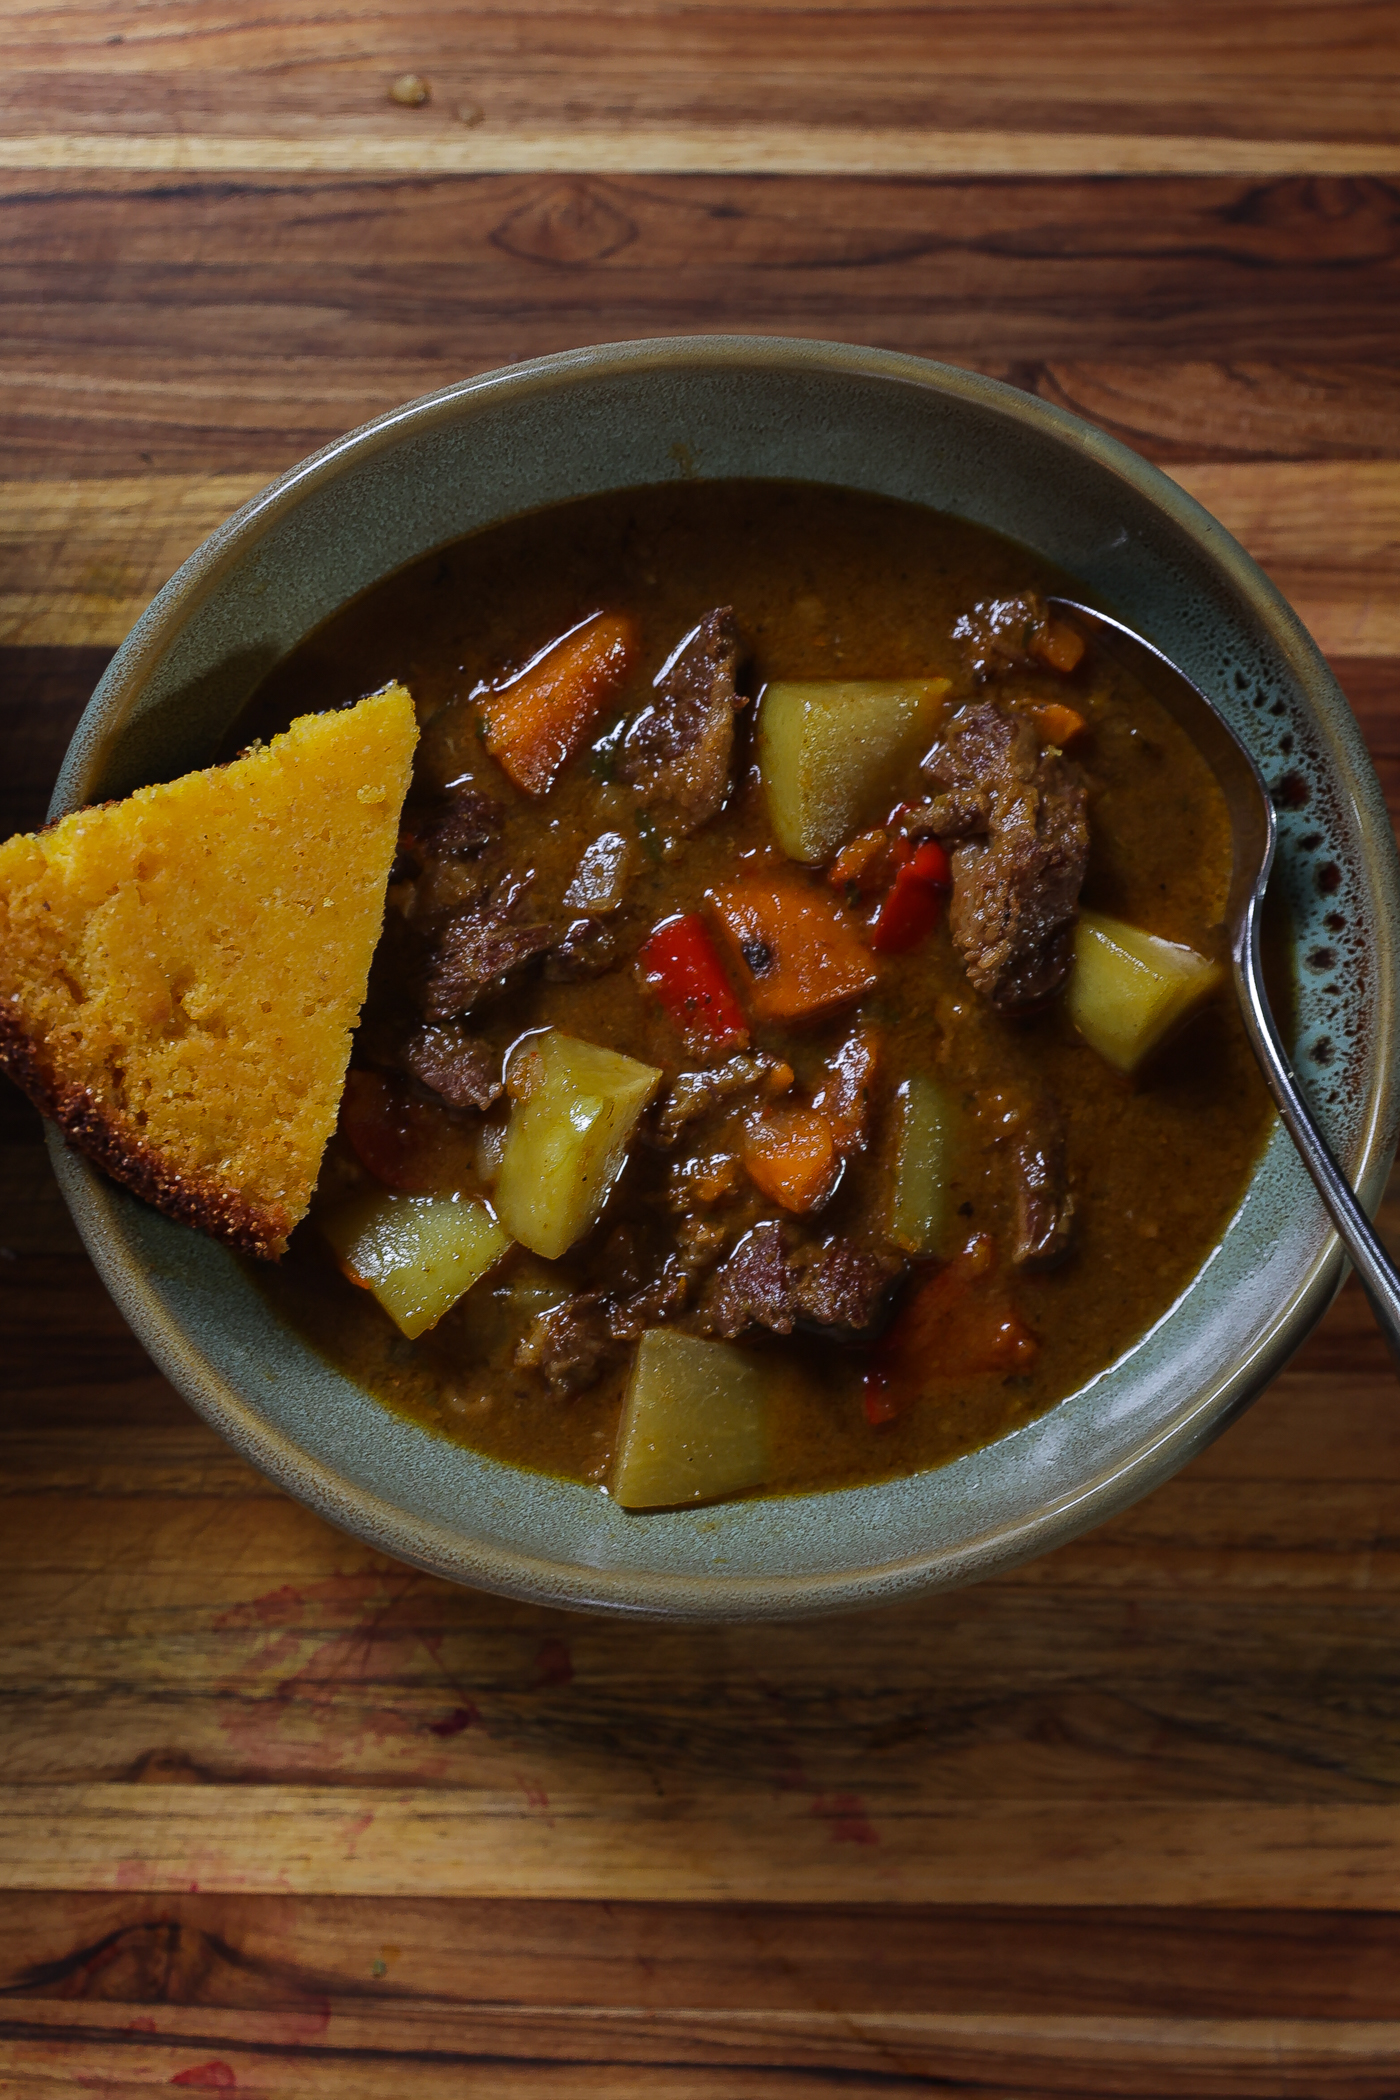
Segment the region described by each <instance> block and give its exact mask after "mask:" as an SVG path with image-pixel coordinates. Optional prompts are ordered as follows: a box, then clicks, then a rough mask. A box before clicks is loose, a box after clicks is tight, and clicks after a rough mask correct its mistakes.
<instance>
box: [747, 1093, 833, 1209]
mask: <svg viewBox="0 0 1400 2100" xmlns="http://www.w3.org/2000/svg"><path fill="white" fill-rule="evenodd" d="M743 1158H744V1165H745V1166H746V1167H747V1169H748V1172H749V1178H750V1180H752V1181H753V1182H754V1183H755V1184H756V1185H757V1186H758V1187H759V1188H760V1189H761V1190H762V1191H763V1193H764V1195H765V1196H767V1197H769V1198H770V1199H771V1200H772V1201H773V1202H774V1203H781V1204H782V1206H783V1208H784V1210H793V1211H806V1210H816V1209H817V1208H818V1206H819V1205H821V1204H823V1203H825V1201H826V1199H827V1197H828V1196H830V1195H831V1194H832V1192H833V1190H834V1189H835V1187H836V1183H837V1181H838V1180H839V1178H840V1173H841V1155H840V1152H839V1151H838V1150H837V1145H836V1132H835V1129H834V1128H833V1126H832V1121H831V1118H830V1116H827V1115H823V1114H822V1112H821V1110H820V1109H818V1108H767V1109H760V1110H759V1111H758V1113H757V1114H756V1115H754V1116H751V1117H750V1118H749V1122H748V1127H747V1129H746V1130H745V1132H744V1143H743Z"/></svg>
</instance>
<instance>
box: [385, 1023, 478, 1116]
mask: <svg viewBox="0 0 1400 2100" xmlns="http://www.w3.org/2000/svg"><path fill="white" fill-rule="evenodd" d="M399 1063H400V1065H401V1066H402V1067H403V1069H404V1071H405V1072H407V1073H409V1074H410V1075H411V1076H412V1077H413V1078H414V1079H416V1080H418V1081H419V1082H420V1083H421V1084H422V1085H423V1086H425V1087H428V1088H429V1089H430V1090H431V1091H432V1092H433V1093H435V1094H436V1095H437V1096H438V1097H439V1099H441V1100H443V1101H445V1102H446V1103H447V1105H448V1107H449V1108H489V1107H490V1106H491V1103H492V1102H493V1101H495V1100H497V1099H498V1098H499V1096H500V1094H501V1092H502V1086H501V1056H500V1052H499V1051H498V1050H493V1049H492V1048H491V1046H490V1044H489V1043H483V1042H481V1041H479V1040H478V1039H477V1037H475V1036H472V1035H468V1033H467V1031H466V1029H465V1028H457V1027H454V1026H453V1025H452V1024H451V1023H450V1022H449V1023H444V1024H440V1025H439V1026H437V1027H435V1028H420V1029H419V1031H418V1033H417V1035H415V1036H413V1037H411V1038H410V1040H409V1041H408V1043H407V1044H406V1045H405V1046H404V1048H403V1050H402V1051H401V1052H400V1055H399Z"/></svg>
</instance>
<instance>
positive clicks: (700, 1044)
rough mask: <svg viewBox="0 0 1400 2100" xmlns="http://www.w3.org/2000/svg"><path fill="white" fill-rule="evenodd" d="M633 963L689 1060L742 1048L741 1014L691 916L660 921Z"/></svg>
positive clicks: (699, 926) (713, 952) (712, 946)
mask: <svg viewBox="0 0 1400 2100" xmlns="http://www.w3.org/2000/svg"><path fill="white" fill-rule="evenodd" d="M637 963H638V967H639V969H640V971H641V975H642V982H643V983H644V984H645V985H646V986H647V988H648V990H649V991H652V992H654V993H655V994H656V997H657V998H658V999H659V1000H660V1001H661V1004H662V1005H663V1006H664V1007H665V1009H666V1012H667V1013H668V1014H669V1015H670V1017H671V1019H672V1020H673V1021H674V1022H675V1024H676V1026H677V1028H678V1029H679V1030H680V1032H681V1034H682V1036H683V1037H684V1038H685V1046H686V1048H687V1050H689V1051H690V1053H691V1055H692V1056H694V1057H707V1056H712V1055H714V1054H715V1053H716V1052H717V1051H721V1050H742V1049H743V1048H744V1047H745V1045H746V1044H747V1042H748V1040H749V1030H748V1023H747V1022H746V1020H745V1019H744V1009H743V1008H742V1006H740V1004H739V1002H738V1000H737V999H736V998H735V996H734V991H733V987H732V986H731V984H730V982H729V979H728V978H727V977H726V976H725V974H724V965H723V963H721V961H720V959H719V955H718V953H717V951H716V949H715V944H714V942H713V941H712V940H711V939H710V935H709V932H708V930H707V928H706V926H705V923H704V921H703V920H702V919H699V918H697V917H696V915H695V913H694V912H683V913H681V914H680V915H679V916H678V917H676V918H674V919H663V920H662V922H661V924H660V925H659V926H658V927H656V928H655V930H654V931H653V932H652V933H651V935H650V936H649V937H648V939H647V940H646V942H645V943H644V944H643V947H642V950H641V953H640V954H639V955H638V957H637Z"/></svg>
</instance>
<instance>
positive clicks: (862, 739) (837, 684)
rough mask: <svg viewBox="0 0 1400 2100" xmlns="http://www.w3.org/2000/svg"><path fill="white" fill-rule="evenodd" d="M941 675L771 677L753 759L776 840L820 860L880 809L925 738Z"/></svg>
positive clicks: (933, 719) (941, 688) (943, 686)
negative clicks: (847, 677)
mask: <svg viewBox="0 0 1400 2100" xmlns="http://www.w3.org/2000/svg"><path fill="white" fill-rule="evenodd" d="M947 691H948V680H947V679H946V678H905V679H804V680H792V681H788V680H782V681H775V683H773V684H772V685H770V686H768V687H767V688H766V690H765V692H764V695H763V700H762V703H761V705H760V707H759V711H758V766H759V773H760V775H761V777H762V780H763V792H764V795H765V796H766V798H767V802H768V814H769V817H770V819H771V821H772V825H773V829H774V831H775V833H776V834H777V839H778V844H779V845H780V846H781V847H782V849H783V851H784V853H786V854H787V855H788V856H789V857H790V858H791V859H792V860H802V861H808V862H811V863H816V862H818V861H823V860H826V859H828V858H829V857H830V855H831V854H833V853H834V852H835V850H836V848H837V847H838V846H839V845H840V843H841V841H842V840H843V839H845V838H849V836H850V834H851V833H852V832H853V831H858V830H860V829H861V827H862V826H863V825H865V824H868V823H870V822H872V821H873V820H874V819H875V818H877V817H882V816H884V814H885V812H886V806H887V804H888V802H889V801H890V799H891V797H893V796H896V795H897V794H898V793H899V790H900V788H901V785H902V776H903V775H904V774H905V773H906V772H907V771H908V769H909V768H910V767H912V766H913V765H914V764H915V763H916V762H917V761H918V759H919V758H921V757H922V755H923V753H924V752H925V751H926V750H927V749H928V747H929V745H930V744H931V743H932V742H933V738H934V732H935V730H936V729H937V727H938V717H939V715H940V713H941V712H942V707H943V696H944V694H945V693H946V692H947Z"/></svg>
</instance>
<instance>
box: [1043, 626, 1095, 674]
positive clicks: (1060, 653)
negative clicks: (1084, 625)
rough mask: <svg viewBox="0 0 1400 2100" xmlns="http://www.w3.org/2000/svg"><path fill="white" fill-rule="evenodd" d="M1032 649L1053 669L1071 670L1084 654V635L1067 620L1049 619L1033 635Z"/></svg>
mask: <svg viewBox="0 0 1400 2100" xmlns="http://www.w3.org/2000/svg"><path fill="white" fill-rule="evenodd" d="M1031 649H1032V650H1033V652H1034V653H1035V655H1037V656H1038V657H1039V658H1040V660H1041V662H1042V663H1046V664H1049V666H1050V668H1051V670H1052V671H1065V672H1069V671H1072V670H1074V668H1075V666H1076V665H1077V664H1078V662H1079V660H1080V658H1081V657H1082V656H1083V654H1084V637H1083V635H1082V634H1081V633H1080V632H1079V629H1078V628H1077V627H1071V626H1070V624H1069V622H1068V621H1067V620H1047V621H1046V622H1045V625H1044V626H1043V627H1040V628H1038V629H1037V630H1036V632H1035V634H1034V635H1033V636H1032V638H1031Z"/></svg>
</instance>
